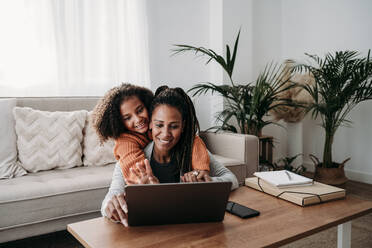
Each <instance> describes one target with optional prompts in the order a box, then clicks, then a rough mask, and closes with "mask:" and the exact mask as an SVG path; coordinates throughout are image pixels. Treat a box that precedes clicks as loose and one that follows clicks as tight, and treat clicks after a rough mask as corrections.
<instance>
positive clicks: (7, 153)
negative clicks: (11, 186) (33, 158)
mask: <svg viewBox="0 0 372 248" xmlns="http://www.w3.org/2000/svg"><path fill="white" fill-rule="evenodd" d="M16 102H17V100H16V99H0V120H1V121H0V137H1V139H0V179H4V178H13V177H18V176H23V175H25V174H27V172H26V171H25V170H24V169H23V168H22V167H21V166H20V165H19V164H18V163H17V144H16V142H17V139H16V135H15V131H14V118H13V115H12V109H13V108H14V107H15V106H16Z"/></svg>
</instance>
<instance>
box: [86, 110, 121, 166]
mask: <svg viewBox="0 0 372 248" xmlns="http://www.w3.org/2000/svg"><path fill="white" fill-rule="evenodd" d="M91 116H92V112H89V114H88V118H87V121H86V123H85V127H84V142H83V155H84V156H83V163H84V165H88V166H101V165H106V164H110V163H115V162H116V160H115V156H114V146H115V143H114V141H113V140H108V141H107V142H105V143H104V144H103V145H101V144H100V142H99V138H98V135H97V133H96V132H95V130H94V128H93V126H92V120H91Z"/></svg>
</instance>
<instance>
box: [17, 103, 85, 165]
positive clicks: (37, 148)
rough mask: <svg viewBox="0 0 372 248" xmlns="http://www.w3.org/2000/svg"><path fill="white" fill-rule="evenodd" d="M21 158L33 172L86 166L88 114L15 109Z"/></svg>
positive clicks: (82, 111)
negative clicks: (84, 137) (84, 152)
mask: <svg viewBox="0 0 372 248" xmlns="http://www.w3.org/2000/svg"><path fill="white" fill-rule="evenodd" d="M13 114H14V119H15V122H16V123H15V130H16V134H17V148H18V159H19V161H20V162H21V164H22V167H23V168H25V169H26V170H27V171H29V172H37V171H42V170H50V169H53V168H61V169H67V168H72V167H75V166H79V165H82V160H81V157H82V148H81V143H82V141H83V128H84V124H85V120H86V115H87V111H86V110H81V111H72V112H59V111H56V112H48V111H40V110H34V109H32V108H27V107H25V108H20V107H15V108H14V109H13Z"/></svg>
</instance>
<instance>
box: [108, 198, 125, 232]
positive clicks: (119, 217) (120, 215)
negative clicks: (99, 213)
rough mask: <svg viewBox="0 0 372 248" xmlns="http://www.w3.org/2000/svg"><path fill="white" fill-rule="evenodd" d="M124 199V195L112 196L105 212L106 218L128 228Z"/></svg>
mask: <svg viewBox="0 0 372 248" xmlns="http://www.w3.org/2000/svg"><path fill="white" fill-rule="evenodd" d="M124 197H125V193H122V194H119V195H115V196H113V197H112V198H111V200H109V201H108V203H107V206H106V209H105V212H106V216H107V218H109V219H111V220H112V221H115V222H121V224H123V225H124V226H125V227H128V207H127V203H126V201H125V199H124Z"/></svg>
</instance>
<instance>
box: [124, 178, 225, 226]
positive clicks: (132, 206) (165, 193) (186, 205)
mask: <svg viewBox="0 0 372 248" xmlns="http://www.w3.org/2000/svg"><path fill="white" fill-rule="evenodd" d="M230 191H231V182H200V183H162V184H137V185H127V186H126V187H125V193H126V201H127V206H128V224H129V226H142V225H162V224H179V223H193V222H194V223H195V222H196V223H198V222H219V221H222V220H223V218H224V216H225V209H226V204H227V200H228V197H229V194H230Z"/></svg>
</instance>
